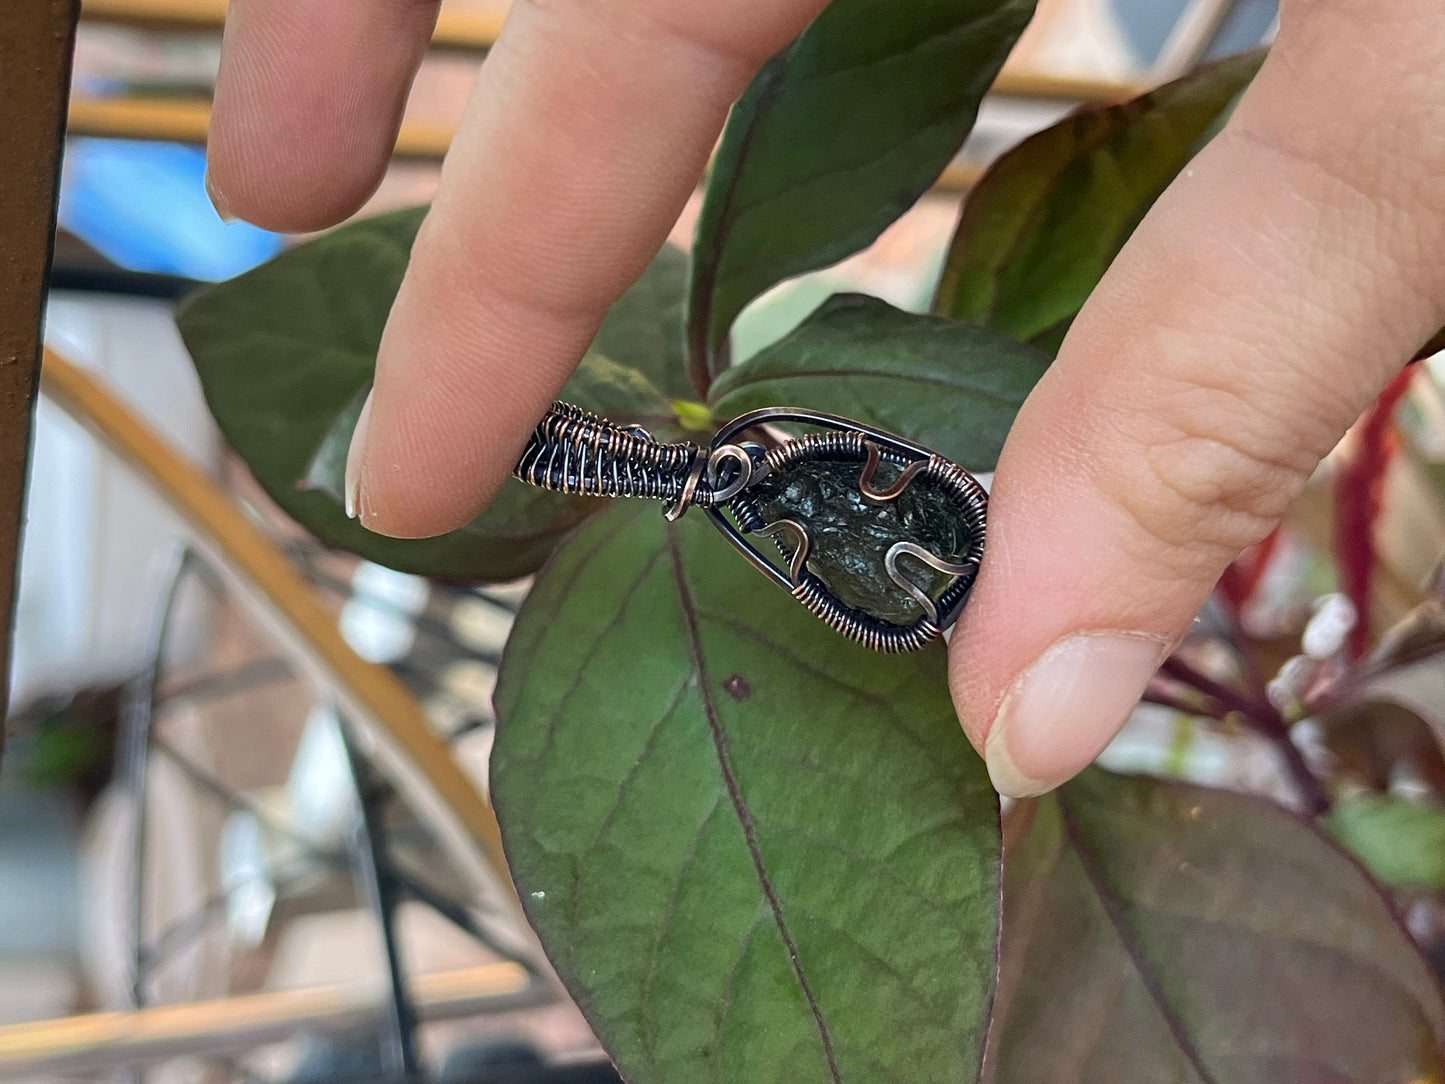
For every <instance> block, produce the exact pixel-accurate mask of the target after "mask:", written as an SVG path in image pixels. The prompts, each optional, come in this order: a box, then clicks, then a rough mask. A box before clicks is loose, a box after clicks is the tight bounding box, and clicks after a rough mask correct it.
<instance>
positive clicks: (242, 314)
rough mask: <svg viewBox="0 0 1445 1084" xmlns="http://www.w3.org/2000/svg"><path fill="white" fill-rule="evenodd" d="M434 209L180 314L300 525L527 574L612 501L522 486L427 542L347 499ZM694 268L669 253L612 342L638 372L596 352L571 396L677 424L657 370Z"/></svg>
mask: <svg viewBox="0 0 1445 1084" xmlns="http://www.w3.org/2000/svg"><path fill="white" fill-rule="evenodd" d="M424 213H425V208H420V207H418V208H412V209H409V210H405V211H399V212H395V213H393V214H387V215H381V216H378V217H376V218H371V219H366V220H364V221H361V222H357V223H354V224H351V225H348V226H343V227H341V228H340V229H337V230H334V231H332V232H330V233H328V234H325V235H324V236H322V237H320V238H318V239H316V240H314V241H311V242H308V243H306V244H304V245H300V246H297V247H296V248H293V249H290V250H289V251H287V252H284V253H282V254H281V255H280V256H278V257H277V258H276V259H274V260H272V261H270V262H269V263H267V264H265V265H263V266H261V267H259V268H256V269H255V270H253V271H249V272H247V273H246V274H244V275H240V276H238V277H237V278H234V279H232V280H230V281H229V282H224V283H221V284H219V285H217V286H212V287H207V288H205V289H203V290H200V291H198V292H197V293H196V294H194V295H193V296H192V297H191V298H189V299H188V300H187V301H186V303H185V304H184V305H183V306H182V307H181V309H180V311H179V313H178V314H177V317H176V320H177V324H178V325H179V327H180V329H181V335H182V337H183V338H184V339H185V342H186V346H187V348H188V349H189V350H190V352H191V356H192V358H193V359H194V361H195V364H196V371H197V373H198V374H199V375H200V378H201V387H202V389H203V390H204V392H205V395H206V401H207V403H208V404H209V406H210V408H211V412H212V413H213V414H214V415H215V417H216V421H217V422H218V423H219V425H220V427H221V430H222V432H223V433H224V434H225V436H226V439H227V440H228V441H229V442H230V444H231V446H232V447H233V448H235V449H236V451H237V452H238V453H240V455H241V457H242V458H243V459H245V461H246V463H247V465H248V466H249V467H250V468H251V471H252V473H253V474H254V475H255V476H256V479H257V481H258V482H259V483H260V484H261V486H262V488H264V489H265V491H266V492H267V494H268V495H269V496H270V497H271V498H272V499H273V500H274V501H275V502H276V503H277V504H278V505H280V507H281V508H282V509H283V510H284V511H285V512H286V513H287V514H288V515H290V516H291V517H292V518H293V519H295V520H296V521H297V522H299V523H301V524H302V525H303V526H305V527H306V528H307V529H308V530H310V531H312V532H313V533H314V534H316V535H317V536H318V537H319V538H321V539H322V540H323V541H324V542H326V543H328V544H329V545H333V546H337V547H339V548H341V549H346V550H350V551H351V552H352V553H356V554H359V555H361V556H362V557H365V558H368V559H370V560H373V561H377V562H379V563H381V564H384V565H387V566H389V567H392V568H397V569H402V570H404V571H407V572H417V573H422V574H427V575H437V576H444V577H447V578H451V579H464V580H488V579H512V578H515V577H518V576H523V575H526V574H528V573H531V572H533V571H535V570H536V569H537V568H538V567H540V565H541V564H542V562H543V561H544V560H546V557H547V555H548V554H549V553H550V552H551V551H552V549H553V548H554V547H555V546H556V543H557V541H558V540H559V539H560V538H561V537H562V535H564V534H565V533H566V532H567V531H569V530H571V529H572V528H573V527H575V526H576V525H577V524H578V523H579V522H581V521H582V520H583V519H584V518H586V517H587V516H588V515H590V514H591V513H592V512H594V511H596V510H597V509H598V508H600V507H601V506H602V505H601V503H600V502H596V501H589V500H583V499H581V498H576V497H566V496H561V495H558V494H553V493H546V492H543V491H540V490H536V489H533V488H532V487H530V486H525V485H522V484H521V483H520V482H513V481H508V482H507V483H506V484H505V485H504V486H503V487H502V490H501V491H500V493H499V494H498V496H497V497H496V499H495V500H494V501H493V503H492V504H491V506H490V507H489V508H488V509H487V510H486V511H485V512H483V513H482V515H481V516H479V517H478V518H477V519H476V520H474V521H473V522H472V523H470V524H468V525H467V526H466V527H464V528H462V529H460V530H458V531H453V532H452V533H450V534H447V535H443V536H441V537H439V538H429V539H420V540H401V539H391V538H383V537H382V536H380V535H377V534H373V533H372V532H370V531H367V530H365V529H363V528H362V527H361V526H360V525H359V524H357V523H355V522H353V521H352V520H349V519H347V517H346V514H345V512H344V510H343V508H342V489H341V486H342V483H341V475H342V470H343V468H344V465H345V460H346V449H347V447H348V445H349V444H350V440H351V430H352V428H353V427H354V426H355V423H356V416H357V414H358V413H359V411H360V409H361V404H362V402H363V401H364V399H365V393H366V390H367V389H368V388H369V387H370V384H371V380H372V374H373V372H374V370H375V365H376V351H377V347H378V345H379V344H380V342H381V331H382V328H383V327H384V326H385V323H386V317H387V314H388V313H389V312H390V310H391V303H392V301H393V299H394V298H395V297H396V291H397V288H398V286H399V285H400V284H401V278H402V274H403V272H404V271H405V269H406V262H407V258H408V255H409V253H410V249H411V243H412V240H413V239H414V237H415V236H416V231H417V227H418V226H419V225H420V224H421V219H422V216H423V214H424ZM682 276H683V266H682V257H681V255H680V254H679V253H677V252H676V251H675V250H664V251H663V253H661V254H660V255H659V257H658V259H657V261H656V262H655V264H654V265H653V266H652V267H650V268H649V269H648V271H647V272H646V273H645V274H644V275H643V276H642V278H641V279H639V280H638V283H637V285H636V286H635V287H634V289H633V290H632V291H630V292H629V293H628V294H627V295H625V296H624V298H623V299H622V300H621V301H619V302H618V304H617V306H616V307H615V308H614V310H613V311H612V312H611V313H610V314H609V316H608V318H607V322H606V323H605V324H604V327H603V331H602V334H601V335H600V336H599V338H601V339H605V340H606V342H607V343H608V346H609V348H610V349H613V350H617V351H619V352H620V351H622V350H624V349H628V350H629V354H628V356H629V357H631V358H634V359H636V366H635V367H634V366H628V365H623V364H621V363H620V362H618V361H616V360H614V359H612V358H609V357H606V356H603V355H602V354H600V353H598V352H597V351H595V350H594V351H592V352H590V353H589V354H588V355H587V356H586V357H585V358H584V359H583V362H582V364H581V366H580V367H579V368H578V371H577V374H576V375H575V376H574V377H573V378H572V380H571V381H569V382H568V384H567V387H566V388H565V389H564V391H563V394H564V395H565V396H566V397H567V398H569V399H570V400H571V401H572V402H575V403H577V404H579V405H580V406H584V407H587V408H589V409H594V410H598V411H602V412H605V413H607V414H608V415H609V416H611V417H614V418H617V419H619V420H637V421H643V422H644V423H646V424H651V425H661V426H663V427H666V426H667V425H669V424H671V423H672V420H673V411H672V408H671V407H670V406H669V404H668V403H667V401H666V399H665V398H664V397H663V395H662V393H661V392H660V391H659V390H658V388H657V387H656V386H655V385H654V384H653V382H652V380H651V379H650V378H649V374H652V375H655V376H656V377H657V379H666V380H668V381H670V382H673V383H676V382H677V381H678V380H679V379H680V378H679V376H678V375H677V374H679V373H680V372H681V362H680V349H681V348H680V346H678V345H676V344H677V343H680V341H681V317H680V315H679V312H680V301H679V297H680V294H681V291H682V285H681V283H682ZM649 313H651V314H652V316H651V317H649V315H648V314H649ZM669 343H672V344H673V345H669ZM629 344H630V347H629ZM669 372H670V373H671V375H668V374H669Z"/></svg>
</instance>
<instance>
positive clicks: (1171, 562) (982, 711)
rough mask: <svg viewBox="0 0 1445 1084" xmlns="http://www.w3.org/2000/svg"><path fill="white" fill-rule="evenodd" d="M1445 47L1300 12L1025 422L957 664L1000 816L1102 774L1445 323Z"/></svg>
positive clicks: (1435, 20) (1338, 12)
mask: <svg viewBox="0 0 1445 1084" xmlns="http://www.w3.org/2000/svg"><path fill="white" fill-rule="evenodd" d="M1442 42H1445V9H1441V7H1440V5H1439V4H1438V2H1437V0H1408V2H1406V3H1402V4H1398V5H1389V6H1387V9H1386V8H1381V7H1380V6H1379V5H1374V4H1365V3H1361V2H1358V0H1318V2H1317V3H1314V4H1311V5H1295V6H1294V7H1292V8H1291V7H1287V8H1286V18H1285V20H1284V22H1283V23H1282V25H1281V28H1280V33H1279V37H1278V40H1277V43H1276V45H1275V48H1274V50H1273V52H1272V54H1271V56H1270V58H1269V60H1268V61H1267V63H1266V64H1265V66H1264V68H1263V70H1262V71H1261V73H1260V75H1259V77H1258V78H1257V79H1256V81H1255V84H1254V86H1253V87H1252V88H1251V89H1250V91H1249V92H1248V93H1247V94H1246V96H1245V98H1244V99H1243V100H1242V101H1241V103H1240V105H1239V108H1238V109H1237V110H1236V111H1235V114H1234V117H1233V119H1232V120H1231V122H1230V123H1229V125H1227V126H1226V128H1225V130H1224V131H1223V132H1222V133H1221V135H1220V136H1219V137H1218V138H1217V139H1216V140H1215V141H1214V142H1213V143H1211V144H1210V146H1209V147H1208V148H1206V149H1205V151H1204V152H1203V153H1202V154H1201V155H1200V156H1199V158H1198V159H1197V160H1196V161H1195V163H1194V164H1193V166H1192V168H1191V169H1190V170H1189V171H1187V172H1186V174H1185V175H1184V176H1182V177H1181V178H1180V179H1179V180H1178V181H1177V182H1176V183H1175V185H1174V186H1173V187H1172V188H1171V189H1170V191H1169V192H1167V193H1166V194H1165V196H1164V197H1163V198H1162V199H1161V200H1160V202H1159V203H1158V204H1157V205H1156V206H1155V208H1154V210H1153V211H1152V212H1151V213H1150V214H1149V216H1148V217H1147V218H1146V220H1145V221H1144V223H1143V224H1142V225H1141V226H1140V228H1139V230H1138V231H1137V232H1136V233H1135V235H1134V237H1133V238H1132V239H1131V240H1130V243H1129V244H1128V246H1127V247H1126V248H1125V250H1124V252H1123V253H1121V255H1120V256H1119V258H1118V259H1117V260H1116V261H1115V264H1114V266H1113V267H1112V268H1111V269H1110V271H1109V273H1108V275H1107V276H1106V277H1105V279H1104V281H1103V282H1102V283H1101V284H1100V286H1099V288H1098V289H1097V290H1096V292H1095V294H1094V296H1093V297H1092V298H1091V299H1090V301H1089V303H1088V305H1087V306H1086V307H1085V309H1084V310H1083V312H1081V313H1080V315H1079V318H1078V320H1077V321H1076V322H1075V325H1074V327H1073V329H1072V331H1071V333H1070V335H1069V338H1068V340H1067V341H1066V342H1065V343H1064V346H1063V349H1062V350H1061V352H1060V355H1059V358H1058V360H1057V362H1056V363H1055V364H1054V366H1053V367H1052V368H1051V369H1050V371H1049V372H1048V374H1047V375H1046V376H1045V378H1044V379H1043V380H1042V381H1041V382H1040V383H1039V385H1038V387H1037V388H1036V389H1035V390H1034V392H1033V394H1032V395H1031V396H1030V398H1029V400H1028V402H1027V403H1026V404H1025V405H1024V408H1023V410H1022V411H1021V412H1020V414H1019V416H1018V419H1017V421H1016V423H1015V426H1014V429H1013V431H1012V432H1011V434H1010V436H1009V440H1008V444H1007V447H1006V448H1005V449H1004V453H1003V456H1002V458H1001V460H1000V463H999V467H998V471H997V474H996V476H995V482H994V488H993V495H992V501H991V508H990V524H989V540H988V552H987V556H986V557H985V560H984V567H983V570H982V573H981V575H980V578H979V581H978V585H977V587H976V588H975V591H974V594H973V597H972V600H971V601H970V603H969V606H968V609H967V611H966V612H965V615H964V617H963V619H962V621H961V622H960V625H959V627H958V629H957V631H956V632H955V634H954V636H953V638H952V641H951V644H950V658H951V674H952V687H953V694H954V701H955V704H956V705H957V708H958V711H959V716H960V719H961V720H962V722H963V725H964V728H965V730H966V731H967V732H968V735H969V737H970V739H971V740H972V741H973V742H974V744H975V745H976V746H978V747H979V748H980V749H982V750H983V751H984V753H985V757H986V759H987V762H988V767H989V772H990V774H991V775H992V777H993V780H994V784H995V786H997V787H998V789H999V790H1000V791H1002V792H1004V793H1005V794H1010V795H1014V796H1022V795H1025V794H1032V793H1038V792H1041V791H1043V790H1046V789H1048V788H1050V787H1052V786H1056V785H1058V784H1059V783H1061V782H1063V781H1064V780H1065V779H1067V778H1069V777H1070V776H1072V775H1073V774H1074V773H1075V772H1077V771H1079V770H1080V769H1081V768H1083V767H1084V766H1085V765H1086V764H1088V763H1089V762H1090V761H1091V760H1093V758H1094V757H1095V756H1097V755H1098V753H1099V752H1100V750H1101V749H1102V748H1103V747H1104V745H1105V744H1107V742H1108V741H1109V739H1110V738H1111V737H1112V736H1113V735H1114V733H1115V732H1116V731H1117V730H1118V729H1119V727H1120V726H1121V725H1122V724H1123V722H1124V720H1125V719H1126V718H1127V717H1128V714H1129V713H1130V711H1132V710H1133V708H1134V706H1135V705H1136V703H1137V702H1138V700H1139V698H1140V696H1141V695H1142V693H1143V691H1144V688H1145V685H1146V683H1147V682H1148V680H1149V678H1150V676H1151V675H1152V674H1153V672H1154V670H1155V668H1156V667H1157V666H1158V664H1159V663H1160V662H1161V661H1162V658H1163V656H1164V655H1165V653H1166V652H1167V650H1168V649H1169V647H1170V646H1171V645H1172V644H1173V643H1175V642H1176V641H1177V640H1178V638H1179V637H1180V636H1182V635H1183V633H1184V631H1185V630H1186V629H1187V628H1188V626H1189V624H1190V622H1191V621H1192V620H1193V618H1194V616H1195V614H1196V613H1197V612H1198V610H1199V607H1200V606H1201V605H1202V604H1203V602H1204V600H1205V599H1206V598H1207V596H1208V594H1209V592H1210V590H1211V589H1212V587H1213V585H1214V583H1215V581H1216V580H1217V579H1218V577H1219V575H1220V574H1221V573H1222V572H1223V570H1224V569H1225V567H1226V566H1227V565H1228V564H1229V562H1230V561H1231V560H1233V559H1234V557H1236V556H1237V555H1238V554H1239V552H1240V551H1241V550H1242V549H1243V548H1245V547H1246V546H1248V545H1250V544H1251V543H1253V542H1255V541H1258V540H1259V539H1261V538H1262V537H1264V535H1265V534H1267V533H1268V532H1269V531H1270V530H1271V529H1272V528H1273V526H1274V525H1275V524H1276V523H1277V522H1278V520H1279V519H1280V517H1281V516H1282V515H1283V514H1284V512H1285V509H1286V507H1287V506H1288V505H1289V503H1290V501H1291V500H1292V499H1293V498H1294V497H1295V495H1296V494H1297V493H1298V492H1299V490H1300V489H1301V488H1302V486H1303V484H1304V482H1305V480H1306V479H1307V478H1308V477H1309V475H1310V472H1311V471H1312V470H1313V469H1314V467H1315V466H1316V465H1317V464H1318V462H1319V460H1320V458H1321V457H1322V456H1324V455H1325V454H1326V453H1327V452H1328V451H1329V450H1330V448H1332V447H1333V446H1334V444H1335V443H1336V442H1337V441H1338V440H1339V438H1340V437H1341V436H1342V435H1343V433H1344V431H1345V430H1346V429H1347V428H1348V426H1349V425H1350V424H1351V423H1352V422H1353V421H1354V420H1355V419H1356V418H1357V417H1358V416H1359V414H1360V412H1361V411H1362V410H1363V409H1364V408H1365V407H1366V406H1367V405H1368V404H1369V403H1370V401H1371V400H1372V399H1373V397H1374V396H1375V395H1376V394H1377V393H1378V391H1379V390H1380V388H1381V387H1382V386H1383V385H1384V384H1385V383H1386V381H1387V380H1388V379H1389V378H1390V376H1391V375H1392V374H1393V373H1395V372H1397V371H1398V370H1399V368H1400V366H1401V365H1402V364H1404V362H1405V361H1407V360H1408V359H1409V357H1410V356H1411V355H1412V354H1413V353H1414V352H1415V350H1416V349H1417V348H1418V347H1419V345H1420V344H1421V343H1422V342H1424V341H1425V340H1426V339H1427V338H1428V337H1429V335H1430V334H1431V333H1432V332H1433V331H1434V330H1435V329H1436V328H1438V327H1439V326H1440V325H1441V324H1442V322H1445V262H1441V261H1439V260H1438V259H1436V258H1435V254H1436V253H1438V252H1439V251H1440V250H1441V246H1442V242H1445V181H1442V178H1445V141H1442V140H1441V139H1440V138H1439V136H1438V133H1439V132H1440V131H1442V130H1445V91H1442V89H1441V85H1440V84H1439V83H1438V82H1437V81H1436V80H1435V79H1434V78H1433V75H1432V73H1433V72H1435V71H1438V70H1439V67H1440V64H1441V62H1442V59H1445V48H1442ZM1387 69H1388V70H1387Z"/></svg>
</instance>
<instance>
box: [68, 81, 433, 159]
mask: <svg viewBox="0 0 1445 1084" xmlns="http://www.w3.org/2000/svg"><path fill="white" fill-rule="evenodd" d="M210 124H211V103H210V101H209V99H206V98H159V97H157V98H93V97H89V96H84V95H77V96H76V97H74V98H72V99H71V102H70V134H71V135H83V136H102V137H105V138H109V139H157V140H163V141H166V142H171V143H193V144H196V145H197V146H204V145H205V142H206V132H207V129H209V127H210ZM451 139H452V129H451V128H450V127H448V126H446V125H440V124H419V123H417V122H416V121H408V122H406V123H404V124H403V125H402V127H401V132H400V134H399V135H398V137H397V141H396V151H395V156H396V157H397V158H400V159H404V160H412V161H418V160H419V161H440V160H441V158H442V156H443V155H444V154H446V151H447V147H448V145H449V144H450V143H451Z"/></svg>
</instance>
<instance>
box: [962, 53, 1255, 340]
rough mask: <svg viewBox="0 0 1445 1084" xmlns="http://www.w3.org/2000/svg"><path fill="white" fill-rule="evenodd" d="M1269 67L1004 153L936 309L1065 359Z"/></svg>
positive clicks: (1211, 76)
mask: <svg viewBox="0 0 1445 1084" xmlns="http://www.w3.org/2000/svg"><path fill="white" fill-rule="evenodd" d="M1262 59H1263V56H1262V54H1260V53H1248V54H1243V55H1241V56H1237V57H1231V58H1230V59H1228V60H1224V61H1220V62H1219V63H1217V64H1211V65H1208V66H1206V67H1203V68H1200V69H1198V70H1197V71H1195V72H1194V73H1192V74H1190V75H1186V76H1185V77H1184V78H1182V79H1179V80H1177V81H1175V82H1173V83H1167V84H1165V85H1164V86H1162V87H1159V88H1158V89H1157V90H1154V91H1152V92H1150V93H1148V94H1145V95H1144V96H1143V97H1140V98H1136V99H1135V100H1134V101H1131V102H1126V103H1124V104H1122V105H1113V106H1100V107H1094V108H1086V109H1083V110H1080V111H1078V112H1076V113H1073V114H1071V115H1070V116H1068V117H1066V118H1064V120H1062V121H1060V122H1059V123H1058V124H1056V125H1054V126H1053V127H1051V128H1047V129H1045V130H1044V131H1042V132H1039V133H1038V134H1037V135H1034V136H1031V137H1030V138H1029V139H1026V140H1024V141H1023V142H1022V143H1020V144H1019V145H1018V146H1017V147H1016V148H1014V149H1013V150H1011V151H1009V152H1008V153H1007V154H1005V155H1003V157H1001V158H1000V159H999V160H998V161H997V162H995V163H994V164H993V166H992V167H991V168H990V169H989V171H988V172H987V173H986V174H985V175H984V176H983V178H982V179H981V180H980V181H979V182H978V184H976V185H975V186H974V187H973V190H972V191H971V192H969V195H968V199H967V200H966V201H965V203H964V205H963V215H962V217H961V218H960V220H959V225H958V232H957V233H956V234H955V236H954V239H953V246H952V248H951V250H950V252H949V255H948V260H947V262H946V264H945V266H944V272H943V278H942V280H941V282H940V284H939V289H938V296H937V298H936V300H935V302H934V311H935V312H937V313H939V314H940V315H944V316H952V317H954V318H955V319H959V320H967V321H969V322H970V323H976V324H984V325H987V326H988V327H992V328H996V329H998V330H1000V331H1003V332H1007V333H1008V334H1010V335H1014V336H1017V337H1018V338H1021V339H1037V341H1038V342H1039V344H1040V345H1043V346H1046V347H1048V348H1051V349H1056V348H1057V345H1058V342H1059V340H1060V339H1061V338H1062V336H1063V331H1064V329H1066V328H1067V326H1068V323H1069V321H1071V320H1072V319H1073V317H1074V314H1075V313H1077V312H1078V311H1079V308H1080V307H1081V306H1082V305H1083V303H1084V300H1085V299H1086V298H1087V297H1088V296H1089V293H1090V292H1091V291H1092V290H1093V289H1094V287H1095V286H1096V285H1097V284H1098V282H1099V279H1100V278H1101V277H1102V276H1103V274H1104V271H1105V270H1106V269H1107V268H1108V266H1109V264H1110V263H1112V262H1113V259H1114V257H1115V256H1116V255H1118V253H1119V250H1120V249H1121V248H1122V247H1123V246H1124V242H1125V241H1127V240H1128V239H1129V235H1130V234H1131V233H1133V232H1134V228H1135V227H1136V226H1137V225H1138V224H1139V222H1140V220H1141V219H1142V218H1143V217H1144V215H1145V213H1146V212H1147V211H1148V210H1149V208H1150V207H1152V206H1153V205H1154V201H1155V200H1157V199H1158V198H1159V196H1160V195H1161V194H1162V193H1163V191H1164V189H1165V188H1167V187H1168V185H1169V183H1170V182H1171V181H1172V180H1174V178H1175V176H1176V175H1177V174H1178V173H1179V171H1180V170H1182V169H1183V168H1184V166H1185V165H1186V164H1188V162H1189V160H1190V159H1191V158H1193V157H1194V155H1195V154H1196V153H1197V152H1198V150H1199V149H1200V147H1201V146H1202V144H1203V142H1204V141H1205V140H1206V139H1207V138H1208V137H1209V136H1210V135H1211V134H1212V133H1213V131H1214V129H1215V127H1216V125H1217V124H1218V122H1219V120H1220V118H1221V117H1222V116H1223V115H1224V114H1225V113H1226V112H1227V110H1228V109H1229V108H1230V106H1231V105H1232V103H1233V102H1234V100H1235V98H1236V97H1237V96H1238V95H1239V93H1240V91H1241V90H1242V89H1243V88H1244V87H1245V85H1246V84H1248V82H1249V81H1250V79H1252V78H1253V77H1254V73H1255V72H1256V71H1257V70H1258V68H1259V65H1260V63H1261V61H1262Z"/></svg>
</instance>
